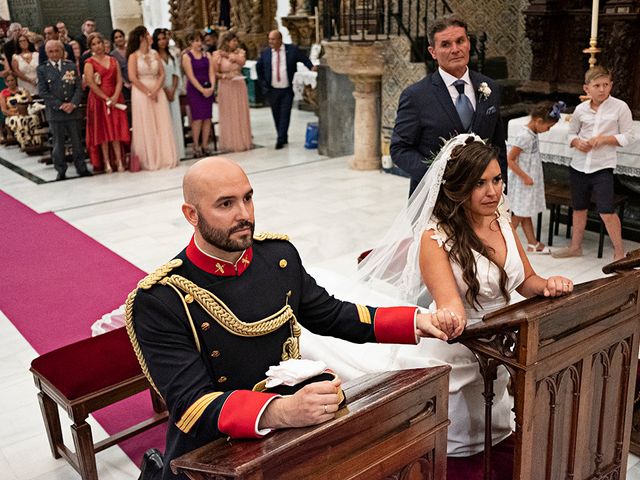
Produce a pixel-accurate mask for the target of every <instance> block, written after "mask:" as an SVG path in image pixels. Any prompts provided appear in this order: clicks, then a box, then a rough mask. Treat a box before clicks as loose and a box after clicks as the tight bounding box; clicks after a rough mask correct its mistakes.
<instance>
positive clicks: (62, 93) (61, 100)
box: [37, 40, 91, 180]
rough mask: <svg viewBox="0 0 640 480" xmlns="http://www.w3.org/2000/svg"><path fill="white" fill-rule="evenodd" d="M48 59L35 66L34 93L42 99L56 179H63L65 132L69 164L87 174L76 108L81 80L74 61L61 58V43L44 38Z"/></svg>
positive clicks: (86, 175) (62, 54) (81, 174)
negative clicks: (70, 155) (71, 160)
mask: <svg viewBox="0 0 640 480" xmlns="http://www.w3.org/2000/svg"><path fill="white" fill-rule="evenodd" d="M45 52H46V53H47V57H48V60H47V61H46V62H45V63H43V64H41V65H38V70H37V73H38V93H39V94H40V96H41V97H42V98H43V99H44V104H45V106H46V107H47V108H46V115H47V121H48V122H49V130H50V131H51V139H52V142H53V152H52V154H51V156H52V157H53V165H54V167H55V169H56V170H57V171H58V176H57V177H56V180H64V179H65V178H66V171H67V163H66V161H65V155H64V139H65V134H67V135H69V137H70V139H71V148H72V149H73V163H74V164H75V167H76V171H77V172H78V175H80V176H81V177H89V176H91V172H89V170H87V166H86V164H85V155H84V147H83V146H82V137H81V130H80V129H81V126H80V120H81V119H82V118H81V115H80V110H78V105H79V104H80V100H81V98H82V83H81V80H80V76H79V75H78V72H77V70H76V65H75V63H73V62H71V61H69V60H65V59H64V58H63V57H64V49H63V45H62V42H60V41H59V40H48V41H47V43H46V45H45Z"/></svg>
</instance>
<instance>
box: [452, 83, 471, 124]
mask: <svg viewBox="0 0 640 480" xmlns="http://www.w3.org/2000/svg"><path fill="white" fill-rule="evenodd" d="M464 85H465V82H464V80H456V81H455V82H453V86H454V87H456V90H458V98H456V110H457V111H458V116H459V117H460V121H461V122H462V126H463V127H464V130H465V131H466V132H468V131H469V128H471V121H472V120H473V113H474V111H473V105H471V100H469V97H467V96H466V95H465V93H464Z"/></svg>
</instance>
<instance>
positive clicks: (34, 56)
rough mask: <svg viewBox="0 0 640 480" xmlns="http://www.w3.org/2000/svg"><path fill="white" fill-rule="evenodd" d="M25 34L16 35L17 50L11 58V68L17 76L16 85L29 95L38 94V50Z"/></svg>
mask: <svg viewBox="0 0 640 480" xmlns="http://www.w3.org/2000/svg"><path fill="white" fill-rule="evenodd" d="M35 50H36V49H35V47H34V46H33V44H32V43H31V42H30V41H29V38H28V37H27V36H26V35H20V36H19V37H18V51H17V52H16V53H15V54H14V55H13V58H12V60H11V69H12V70H13V72H14V73H15V74H16V76H17V77H18V86H19V87H20V88H24V89H25V90H27V91H28V92H29V93H30V94H31V95H37V94H38V86H37V85H38V75H37V74H36V69H37V68H38V64H39V62H38V52H36V51H35Z"/></svg>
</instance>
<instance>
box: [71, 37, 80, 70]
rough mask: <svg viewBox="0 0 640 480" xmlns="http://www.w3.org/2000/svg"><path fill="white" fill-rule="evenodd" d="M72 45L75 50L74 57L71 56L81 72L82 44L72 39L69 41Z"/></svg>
mask: <svg viewBox="0 0 640 480" xmlns="http://www.w3.org/2000/svg"><path fill="white" fill-rule="evenodd" d="M69 45H70V46H71V50H72V51H73V58H70V59H69V60H71V61H72V62H73V63H75V65H76V70H77V71H78V72H80V57H81V56H82V52H81V51H80V44H79V43H78V42H76V41H75V40H71V41H70V42H69Z"/></svg>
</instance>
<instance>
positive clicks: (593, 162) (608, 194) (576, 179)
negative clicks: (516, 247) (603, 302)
mask: <svg viewBox="0 0 640 480" xmlns="http://www.w3.org/2000/svg"><path fill="white" fill-rule="evenodd" d="M612 86H613V82H612V81H611V74H610V73H609V71H608V70H607V69H606V68H604V67H594V68H591V69H589V70H588V71H587V73H586V74H585V85H584V91H585V92H586V93H587V95H588V96H589V97H590V100H587V101H586V102H583V103H581V104H580V105H578V106H577V107H576V109H575V111H574V113H573V116H572V117H571V123H570V124H569V135H568V141H569V145H570V146H571V147H572V148H573V149H574V152H573V157H572V160H571V169H570V171H569V174H570V177H569V180H570V185H571V204H572V207H573V236H572V237H571V244H570V246H569V247H566V248H561V249H558V250H555V251H554V252H553V253H552V255H553V256H554V257H556V258H566V257H579V256H581V255H582V239H583V237H584V230H585V227H586V225H587V212H588V209H589V204H590V202H591V194H592V193H593V197H594V199H595V203H596V210H597V212H598V213H599V214H600V218H602V221H603V222H604V226H605V228H606V229H607V233H608V234H609V238H611V243H613V252H614V253H613V258H614V260H620V259H621V258H623V257H624V248H623V245H622V227H621V224H620V218H619V217H618V215H617V214H616V212H615V209H614V205H613V197H614V191H613V170H614V169H615V167H616V163H617V154H616V149H617V148H618V147H625V146H627V145H628V144H630V143H632V142H633V141H635V137H634V135H633V119H632V116H631V110H630V109H629V107H628V106H627V104H626V103H624V102H623V101H622V100H619V99H617V98H614V97H612V96H611V88H612Z"/></svg>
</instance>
